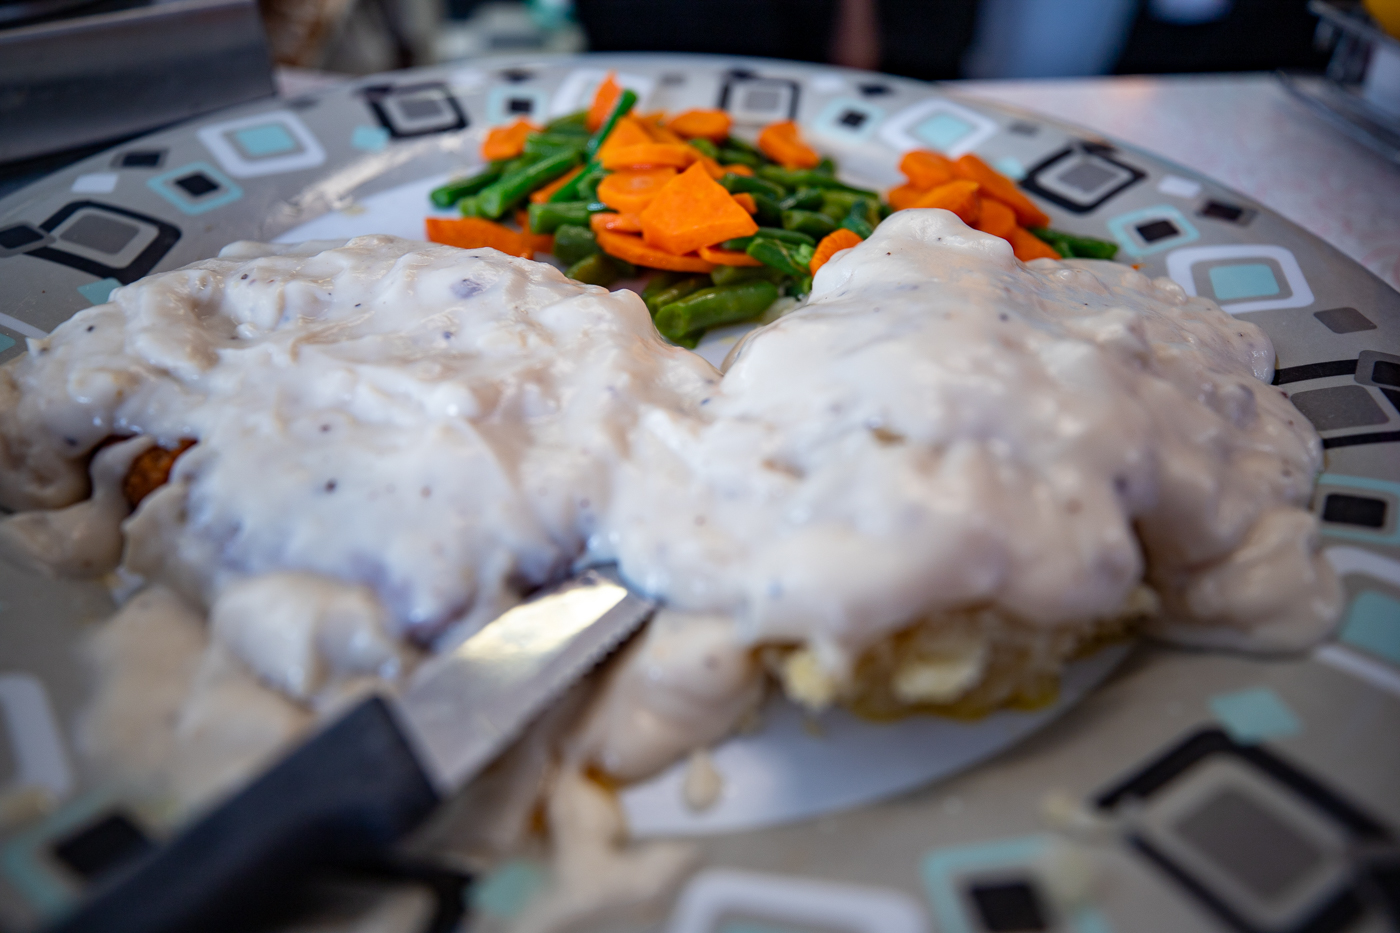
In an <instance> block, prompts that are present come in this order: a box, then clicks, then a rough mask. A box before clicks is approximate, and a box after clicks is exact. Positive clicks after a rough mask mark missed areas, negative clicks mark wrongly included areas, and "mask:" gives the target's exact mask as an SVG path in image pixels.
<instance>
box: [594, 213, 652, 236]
mask: <svg viewBox="0 0 1400 933" xmlns="http://www.w3.org/2000/svg"><path fill="white" fill-rule="evenodd" d="M588 226H589V227H590V228H591V229H592V230H593V232H594V233H597V232H598V231H600V230H608V231H610V232H612V233H641V232H642V218H640V217H638V216H637V215H636V214H609V213H607V212H602V213H598V214H593V215H592V216H590V217H589V218H588Z"/></svg>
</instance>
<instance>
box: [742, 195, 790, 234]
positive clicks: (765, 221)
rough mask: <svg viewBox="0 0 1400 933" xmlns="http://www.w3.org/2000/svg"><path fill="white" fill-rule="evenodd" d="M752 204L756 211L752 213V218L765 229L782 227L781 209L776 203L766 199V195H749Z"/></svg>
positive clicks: (768, 198)
mask: <svg viewBox="0 0 1400 933" xmlns="http://www.w3.org/2000/svg"><path fill="white" fill-rule="evenodd" d="M749 197H751V198H753V203H754V206H755V207H756V208H758V210H756V211H754V214H753V218H754V220H756V221H758V222H759V223H760V224H762V225H763V226H765V227H781V226H782V225H783V209H782V208H781V207H779V206H778V202H777V201H774V200H773V199H772V198H770V197H768V195H766V194H750V195H749Z"/></svg>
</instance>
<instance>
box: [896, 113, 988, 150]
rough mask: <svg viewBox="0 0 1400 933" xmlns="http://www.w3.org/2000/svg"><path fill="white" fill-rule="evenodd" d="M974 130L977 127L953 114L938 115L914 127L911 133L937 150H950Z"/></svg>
mask: <svg viewBox="0 0 1400 933" xmlns="http://www.w3.org/2000/svg"><path fill="white" fill-rule="evenodd" d="M974 129H976V127H975V126H973V125H972V124H971V123H968V122H967V121H966V120H963V119H960V118H958V117H955V116H953V115H952V114H951V113H938V114H934V115H933V116H931V117H929V118H928V119H927V120H925V121H923V122H922V123H920V124H919V125H918V126H916V127H914V128H913V129H912V130H911V131H910V132H912V133H913V134H914V135H915V136H916V137H918V138H919V139H921V140H923V141H924V142H926V143H928V144H929V145H930V146H932V147H933V148H935V149H949V148H952V147H953V146H954V145H956V144H957V142H958V140H960V139H962V138H963V137H964V136H966V135H967V134H968V133H971V132H972V131H973V130H974Z"/></svg>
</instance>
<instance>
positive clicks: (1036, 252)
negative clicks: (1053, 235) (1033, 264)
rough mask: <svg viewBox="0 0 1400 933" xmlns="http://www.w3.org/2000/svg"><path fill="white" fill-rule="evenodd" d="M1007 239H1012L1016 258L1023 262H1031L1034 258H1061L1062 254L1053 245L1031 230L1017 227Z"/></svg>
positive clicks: (1012, 247)
mask: <svg viewBox="0 0 1400 933" xmlns="http://www.w3.org/2000/svg"><path fill="white" fill-rule="evenodd" d="M1007 239H1008V240H1010V241H1011V249H1012V250H1013V251H1015V253H1016V258H1017V259H1019V260H1021V261H1022V262H1030V261H1031V260H1032V259H1059V258H1060V254H1059V253H1057V252H1055V248H1054V247H1053V246H1051V245H1050V244H1049V243H1046V242H1045V241H1044V240H1042V239H1041V238H1040V237H1038V236H1036V235H1035V234H1034V233H1031V232H1030V231H1029V230H1023V229H1021V228H1020V227H1015V228H1013V229H1012V231H1011V236H1009V237H1007Z"/></svg>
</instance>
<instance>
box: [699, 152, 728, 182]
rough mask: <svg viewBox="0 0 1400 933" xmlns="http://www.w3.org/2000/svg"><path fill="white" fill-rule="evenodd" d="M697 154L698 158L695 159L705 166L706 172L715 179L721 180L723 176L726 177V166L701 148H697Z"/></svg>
mask: <svg viewBox="0 0 1400 933" xmlns="http://www.w3.org/2000/svg"><path fill="white" fill-rule="evenodd" d="M695 154H696V155H697V156H698V158H697V159H696V160H695V161H697V162H699V163H700V164H701V165H703V166H705V173H706V174H707V175H709V176H710V177H711V178H713V179H714V180H715V181H719V180H720V179H721V178H723V177H724V166H722V165H720V164H719V163H718V162H716V161H715V160H714V159H712V158H710V157H709V156H707V155H705V153H703V152H701V151H700V150H699V149H697V150H695Z"/></svg>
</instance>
